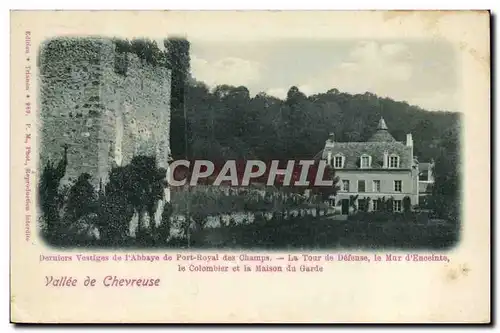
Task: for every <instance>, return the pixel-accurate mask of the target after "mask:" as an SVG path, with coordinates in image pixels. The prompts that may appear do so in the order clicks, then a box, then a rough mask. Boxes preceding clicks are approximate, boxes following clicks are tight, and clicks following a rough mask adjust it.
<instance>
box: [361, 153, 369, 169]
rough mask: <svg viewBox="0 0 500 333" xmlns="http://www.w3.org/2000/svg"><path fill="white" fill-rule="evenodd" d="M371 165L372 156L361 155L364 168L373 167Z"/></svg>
mask: <svg viewBox="0 0 500 333" xmlns="http://www.w3.org/2000/svg"><path fill="white" fill-rule="evenodd" d="M371 165H372V157H371V156H370V155H366V154H363V155H361V163H360V167H361V168H362V169H366V168H371Z"/></svg>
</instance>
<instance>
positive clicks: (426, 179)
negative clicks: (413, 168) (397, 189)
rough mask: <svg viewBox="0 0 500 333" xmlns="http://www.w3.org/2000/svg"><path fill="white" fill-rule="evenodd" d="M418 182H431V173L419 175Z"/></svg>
mask: <svg viewBox="0 0 500 333" xmlns="http://www.w3.org/2000/svg"><path fill="white" fill-rule="evenodd" d="M418 180H420V181H423V182H426V181H428V180H429V173H428V172H427V170H426V171H422V172H421V173H420V174H419V175H418Z"/></svg>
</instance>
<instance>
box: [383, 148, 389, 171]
mask: <svg viewBox="0 0 500 333" xmlns="http://www.w3.org/2000/svg"><path fill="white" fill-rule="evenodd" d="M388 159H389V153H388V152H387V151H384V169H386V168H387V162H388Z"/></svg>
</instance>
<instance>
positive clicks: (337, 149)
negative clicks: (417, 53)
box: [314, 118, 413, 169]
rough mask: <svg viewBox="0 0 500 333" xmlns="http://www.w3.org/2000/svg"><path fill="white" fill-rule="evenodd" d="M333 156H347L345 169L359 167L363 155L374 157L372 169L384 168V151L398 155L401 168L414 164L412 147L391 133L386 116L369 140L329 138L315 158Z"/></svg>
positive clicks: (381, 119) (409, 167) (410, 166)
mask: <svg viewBox="0 0 500 333" xmlns="http://www.w3.org/2000/svg"><path fill="white" fill-rule="evenodd" d="M329 152H330V153H331V154H332V157H333V156H335V155H337V154H341V155H343V156H344V157H345V160H344V169H359V167H360V159H361V156H362V155H365V154H366V155H369V156H371V157H372V163H371V169H382V168H383V165H384V153H387V154H388V155H389V156H390V155H391V154H395V155H398V156H399V158H400V160H399V167H400V169H411V168H412V166H413V156H412V147H410V146H407V145H406V144H405V143H403V142H398V141H396V139H394V137H393V136H392V135H391V134H390V133H389V130H388V127H387V124H386V123H385V120H384V118H380V120H379V122H378V126H377V132H375V134H373V136H372V137H371V138H370V139H369V140H368V141H367V142H334V141H333V140H331V139H329V140H327V142H326V144H325V148H324V149H323V150H321V151H320V152H319V153H318V154H316V156H315V157H314V158H315V159H320V158H321V159H327V158H328V153H329Z"/></svg>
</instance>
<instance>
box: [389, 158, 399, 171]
mask: <svg viewBox="0 0 500 333" xmlns="http://www.w3.org/2000/svg"><path fill="white" fill-rule="evenodd" d="M389 168H399V156H396V155H391V156H389Z"/></svg>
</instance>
